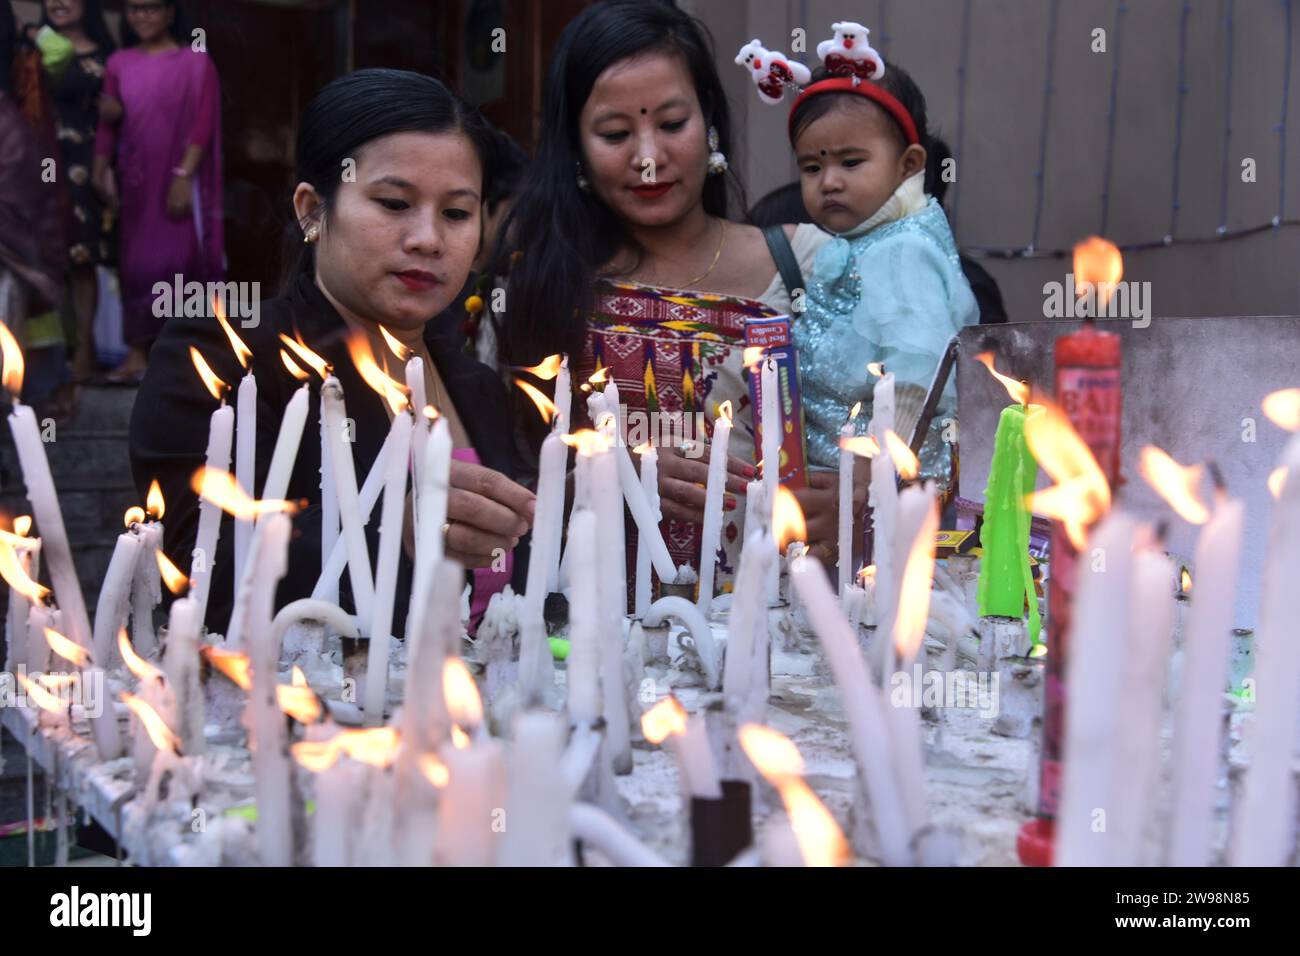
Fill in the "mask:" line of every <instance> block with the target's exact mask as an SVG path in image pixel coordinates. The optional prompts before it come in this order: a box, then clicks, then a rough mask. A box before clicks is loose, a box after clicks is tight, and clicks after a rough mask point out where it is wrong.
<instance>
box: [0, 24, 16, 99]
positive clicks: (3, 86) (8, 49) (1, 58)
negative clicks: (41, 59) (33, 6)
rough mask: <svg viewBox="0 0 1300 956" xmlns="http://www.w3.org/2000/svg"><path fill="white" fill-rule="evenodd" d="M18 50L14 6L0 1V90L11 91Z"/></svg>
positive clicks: (3, 91)
mask: <svg viewBox="0 0 1300 956" xmlns="http://www.w3.org/2000/svg"><path fill="white" fill-rule="evenodd" d="M17 51H18V22H17V21H16V20H15V19H14V8H13V7H12V6H10V5H9V4H7V3H0V92H2V93H13V83H14V75H13V74H14V70H13V66H14V54H15V53H16V52H17Z"/></svg>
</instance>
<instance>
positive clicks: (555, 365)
mask: <svg viewBox="0 0 1300 956" xmlns="http://www.w3.org/2000/svg"><path fill="white" fill-rule="evenodd" d="M563 364H564V356H562V355H548V356H546V358H544V359H542V360H541V361H540V362H539V363H537V364H536V365H529V366H524V367H522V368H520V369H519V371H521V372H527V373H528V374H529V375H532V376H533V377H534V378H540V379H541V380H542V381H543V382H549V381H550V380H551V379H553V378H555V376H557V375H559V374H560V368H561V366H562V365H563ZM602 381H603V379H602Z"/></svg>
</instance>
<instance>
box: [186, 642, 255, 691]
mask: <svg viewBox="0 0 1300 956" xmlns="http://www.w3.org/2000/svg"><path fill="white" fill-rule="evenodd" d="M199 656H200V657H201V658H203V660H205V661H206V662H207V664H208V666H209V667H211V668H212V669H213V670H215V671H217V672H218V673H220V674H222V675H223V676H224V677H226V678H227V679H228V680H229V681H230V682H231V683H232V684H234V685H235V686H236V687H238V688H239V689H240V690H242V691H244V692H246V693H247V692H248V691H251V690H252V689H253V665H252V663H251V662H250V661H249V659H248V655H247V654H240V653H239V652H238V651H227V650H223V649H222V648H220V647H213V646H211V645H205V646H204V647H201V648H199Z"/></svg>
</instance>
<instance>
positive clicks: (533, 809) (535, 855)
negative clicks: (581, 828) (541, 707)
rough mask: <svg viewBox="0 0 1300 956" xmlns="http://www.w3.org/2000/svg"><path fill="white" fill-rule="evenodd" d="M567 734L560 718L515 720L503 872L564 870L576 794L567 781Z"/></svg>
mask: <svg viewBox="0 0 1300 956" xmlns="http://www.w3.org/2000/svg"><path fill="white" fill-rule="evenodd" d="M566 737H567V728H566V727H565V726H564V722H563V720H562V719H561V718H560V717H559V716H558V715H556V714H549V713H543V712H540V711H533V712H527V713H521V714H520V715H519V716H518V717H516V718H515V722H514V740H513V741H512V742H511V744H510V755H509V766H510V775H509V784H508V789H507V793H506V803H505V810H506V820H507V821H508V822H509V825H508V826H506V827H505V833H504V834H502V837H501V852H500V856H499V859H498V861H497V862H498V863H499V864H500V865H501V866H565V865H568V864H569V863H570V862H571V857H572V855H573V851H572V849H571V837H570V835H569V807H570V806H571V805H572V802H573V797H572V790H571V789H570V788H569V785H568V782H567V781H566V780H565V777H564V772H563V768H564V760H563V758H564V741H565V738H566Z"/></svg>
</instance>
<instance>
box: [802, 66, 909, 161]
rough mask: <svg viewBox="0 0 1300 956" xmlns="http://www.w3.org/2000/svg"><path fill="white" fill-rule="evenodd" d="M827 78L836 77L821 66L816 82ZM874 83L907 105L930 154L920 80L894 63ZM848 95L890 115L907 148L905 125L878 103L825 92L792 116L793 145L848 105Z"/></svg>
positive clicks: (904, 105) (812, 98)
mask: <svg viewBox="0 0 1300 956" xmlns="http://www.w3.org/2000/svg"><path fill="white" fill-rule="evenodd" d="M827 79H833V76H832V74H830V73H827V72H826V68H825V67H820V68H818V69H817V70H816V71H815V72H814V73H813V78H812V81H813V83H816V82H818V81H820V80H827ZM870 82H872V83H875V84H876V86H878V87H880V88H881V89H882V90H884V91H885V92H886V93H889V94H890V95H891V96H893V97H894V99H896V100H898V102H900V103H901V104H903V109H905V110H907V112H908V113H910V114H911V116H912V122H913V123H915V124H916V135H917V138H918V139H919V140H920V143H921V145H922V146H923V147H925V149H926V151H927V152H928V151H929V149H930V133H929V127H928V126H927V123H926V116H925V94H924V93H922V92H921V88H920V87H919V86H917V85H916V81H915V80H913V79H912V76H911V74H910V73H908V72H907V71H906V70H905V69H903V68H902V67H901V66H898V65H896V64H893V63H891V64H889V66H888V67H886V68H885V75H884V76H882V77H881V78H880V79H878V80H871V81H870ZM846 96H852V97H853V98H854V99H855V100H858V101H860V102H863V103H871V105H873V106H875V107H876V109H878V110H880V111H881V112H883V113H884V114H885V115H886V116H888V117H889V118H890V120H892V121H893V122H892V125H893V128H895V129H897V130H898V137H899V142H900V143H901V144H902V146H901V149H906V148H907V134H906V133H904V132H903V126H902V124H901V123H899V122H898V120H896V119H894V116H893V114H892V113H890V112H889V111H888V110H886V109H885V108H884V107H883V106H880V105H879V104H878V103H875V102H874V101H872V100H868V99H867V98H866V97H865V96H858V94H857V93H849V92H847V91H846V92H835V93H821V94H819V95H817V96H812V97H809V98H808V99H806V100H804V101H803V102H802V103H800V104H799V108H798V109H796V110H795V111H794V112H793V113H792V114H790V144H791V145H792V146H793V145H794V143H795V142H796V141H797V140H798V139H799V137H800V136H802V135H803V132H804V130H806V129H807V128H808V127H809V126H811V125H812V124H813V122H814V121H816V120H819V119H821V118H822V117H823V116H825V115H826V114H827V113H829V112H830V111H831V110H832V109H834V108H835V107H836V106H837V105H839V104H840V103H842V102H844V100H843V97H846ZM900 151H901V150H900Z"/></svg>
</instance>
